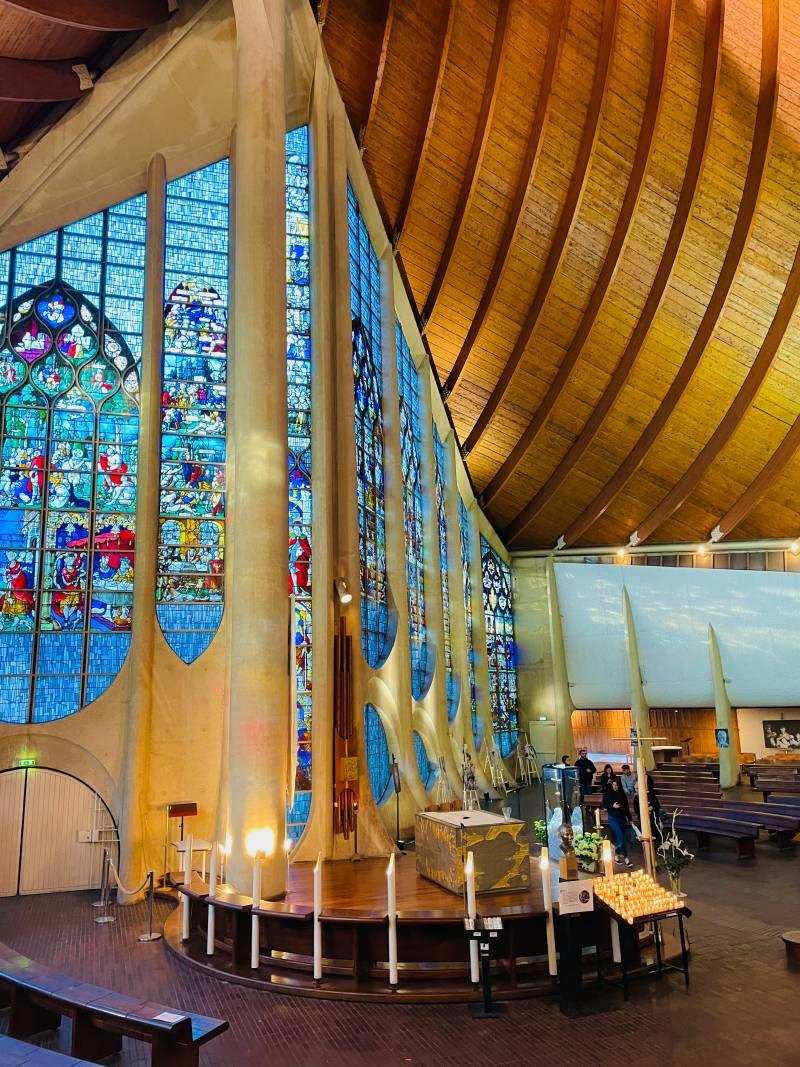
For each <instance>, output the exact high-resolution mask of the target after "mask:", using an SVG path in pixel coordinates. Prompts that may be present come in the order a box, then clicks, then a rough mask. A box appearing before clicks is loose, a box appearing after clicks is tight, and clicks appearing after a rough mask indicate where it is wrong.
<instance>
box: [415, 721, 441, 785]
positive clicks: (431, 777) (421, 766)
mask: <svg viewBox="0 0 800 1067" xmlns="http://www.w3.org/2000/svg"><path fill="white" fill-rule="evenodd" d="M414 755H415V756H416V757H417V770H418V771H419V779H420V781H421V782H422V784H423V786H424V787H425V791H426V792H430V791H431V789H433V786H434V784H435V782H436V777H437V775H438V773H439V765H438V764H437V763H431V761H430V760H429V759H428V750H427V749H426V748H425V742H424V741H423V740H422V737H421V736H420V734H419V733H417V731H416V730H415V731H414Z"/></svg>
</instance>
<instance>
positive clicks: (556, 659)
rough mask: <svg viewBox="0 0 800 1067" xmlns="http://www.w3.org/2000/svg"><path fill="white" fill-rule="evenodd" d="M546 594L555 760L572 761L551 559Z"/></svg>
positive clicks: (569, 707)
mask: <svg viewBox="0 0 800 1067" xmlns="http://www.w3.org/2000/svg"><path fill="white" fill-rule="evenodd" d="M547 593H548V599H549V601H550V643H551V645H552V648H553V680H554V686H553V696H554V704H555V718H556V744H557V755H556V759H561V757H562V755H564V754H565V753H566V754H567V755H569V756H570V758H572V759H573V760H574V758H575V736H574V734H573V732H572V711H573V706H572V697H571V696H570V692H569V676H568V674H567V654H566V649H565V648H564V631H563V629H562V626H561V610H560V608H559V603H558V586H557V584H556V571H555V566H554V564H553V561H552V559H548V561H547Z"/></svg>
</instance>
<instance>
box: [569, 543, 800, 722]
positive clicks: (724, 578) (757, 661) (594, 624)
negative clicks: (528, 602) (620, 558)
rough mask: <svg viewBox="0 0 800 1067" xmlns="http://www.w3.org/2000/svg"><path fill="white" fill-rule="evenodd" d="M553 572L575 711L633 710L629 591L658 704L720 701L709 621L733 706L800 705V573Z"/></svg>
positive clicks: (598, 568)
mask: <svg viewBox="0 0 800 1067" xmlns="http://www.w3.org/2000/svg"><path fill="white" fill-rule="evenodd" d="M555 573H556V583H557V586H558V596H559V603H560V609H561V615H562V625H563V630H564V643H565V646H566V656H567V673H568V676H569V682H570V693H571V695H572V700H573V703H574V705H575V707H576V708H624V707H629V706H630V686H629V681H628V660H627V652H626V646H625V620H624V614H623V597H622V593H623V588H627V590H628V596H629V598H630V601H631V607H632V611H633V618H634V624H635V628H636V637H637V642H638V647H639V660H640V665H641V671H642V681H643V684H644V693H645V698H646V700H647V703H648V704H649V705H650V706H651V707H677V708H680V707H684V708H686V707H709V706H712V705H713V703H714V690H713V686H712V681H711V668H710V661H709V652H708V627H709V624H711V625H713V627H714V630H715V632H716V635H717V640H718V642H719V647H720V654H721V656H722V667H723V672H724V676H725V679H726V685H727V690H728V696H729V698H730V701H731V703H732V704H733V705H734V706H736V705H741V706H744V707H783V706H790V707H791V706H796V705H797V704H800V656H798V653H797V649H798V646H799V645H800V574H784V573H778V572H769V571H736V570H712V569H704V568H703V569H701V568H695V569H690V568H684V567H631V566H616V565H613V564H586V563H577V564H572V563H557V564H556V566H555Z"/></svg>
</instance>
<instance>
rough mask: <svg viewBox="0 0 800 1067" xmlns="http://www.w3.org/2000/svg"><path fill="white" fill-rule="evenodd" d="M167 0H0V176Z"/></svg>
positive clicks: (161, 16)
mask: <svg viewBox="0 0 800 1067" xmlns="http://www.w3.org/2000/svg"><path fill="white" fill-rule="evenodd" d="M171 6H172V5H170V3H169V0H113V2H112V0H0V152H2V154H1V155H0V178H2V177H4V176H5V174H6V173H7V172H8V170H9V169H10V168H11V167H13V166H14V164H15V163H16V162H18V160H19V158H20V156H21V155H22V154H23V153H24V151H25V148H26V147H28V146H29V145H30V143H31V142H32V141H34V140H35V139H36V136H37V134H41V133H43V132H44V131H45V130H46V129H47V128H48V127H49V126H51V125H52V123H53V122H54V121H55V120H56V118H58V116H59V115H60V114H61V113H63V111H64V110H66V109H67V108H68V107H70V106H71V105H72V104H73V103H74V102H75V101H76V100H78V99H80V97H81V96H82V95H83V94H84V93H86V92H90V91H91V88H92V85H93V82H94V80H95V79H96V78H97V77H98V76H99V75H100V74H102V73H103V71H104V70H106V69H107V68H108V67H109V66H110V65H111V64H112V63H113V62H114V60H115V59H116V58H117V57H118V56H119V55H121V53H122V52H123V51H124V50H125V49H126V48H127V47H129V46H130V44H131V43H132V42H133V41H134V40H135V38H136V37H137V36H138V35H139V34H140V33H141V32H142V31H143V30H145V29H147V27H148V26H151V25H153V24H155V23H158V22H164V21H166V20H167V19H168V18H169V17H170V11H171Z"/></svg>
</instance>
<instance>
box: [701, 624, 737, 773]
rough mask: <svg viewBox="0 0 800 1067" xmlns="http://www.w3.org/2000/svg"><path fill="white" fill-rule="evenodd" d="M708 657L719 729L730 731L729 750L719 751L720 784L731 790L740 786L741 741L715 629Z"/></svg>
mask: <svg viewBox="0 0 800 1067" xmlns="http://www.w3.org/2000/svg"><path fill="white" fill-rule="evenodd" d="M708 655H709V660H710V663H711V679H712V681H713V683H714V707H715V709H716V713H717V729H724V730H727V731H728V742H729V744H728V748H721V749H719V784H720V785H721V786H722V788H723V789H731V788H732V787H733V786H735V785H738V784H739V741H738V737H737V735H736V722H735V721H734V714H733V709H732V708H731V702H730V700H729V699H728V690H727V688H726V686H725V675H724V673H723V670H722V656H721V655H720V651H719V643H718V642H717V635H716V633H715V632H714V627H713V626H709V628H708Z"/></svg>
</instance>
